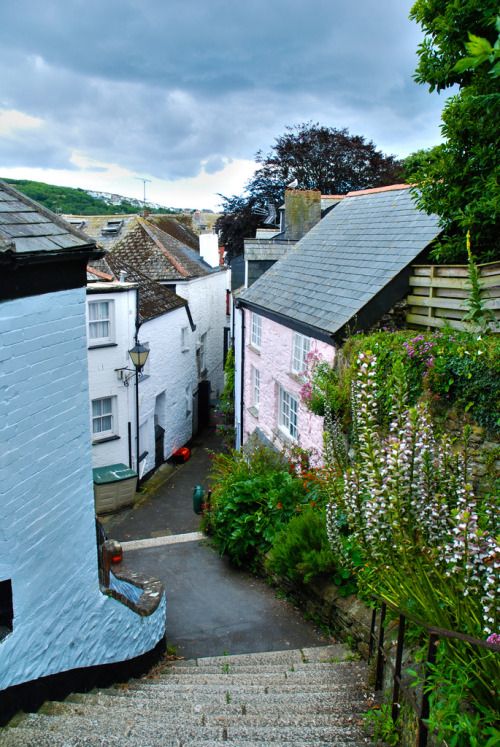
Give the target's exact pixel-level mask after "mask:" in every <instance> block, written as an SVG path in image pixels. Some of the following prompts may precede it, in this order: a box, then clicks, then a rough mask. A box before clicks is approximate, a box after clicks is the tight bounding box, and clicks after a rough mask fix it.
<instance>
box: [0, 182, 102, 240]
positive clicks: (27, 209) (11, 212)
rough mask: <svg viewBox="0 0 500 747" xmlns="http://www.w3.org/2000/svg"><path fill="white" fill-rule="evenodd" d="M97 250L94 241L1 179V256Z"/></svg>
mask: <svg viewBox="0 0 500 747" xmlns="http://www.w3.org/2000/svg"><path fill="white" fill-rule="evenodd" d="M85 248H91V249H96V244H95V241H93V240H92V239H91V238H89V237H88V236H86V235H85V234H84V233H82V232H81V231H79V230H77V229H75V228H73V227H72V226H70V225H69V224H68V223H66V221H64V220H63V219H62V218H61V217H60V216H58V215H56V214H55V213H52V212H51V211H50V210H48V209H47V208H44V207H43V206H42V205H40V204H39V203H38V202H35V201H34V200H32V199H30V198H29V197H26V195H24V194H22V192H19V190H17V189H16V188H15V187H13V186H12V185H11V184H7V183H6V182H4V181H2V180H1V179H0V252H2V251H3V252H5V251H12V252H15V253H16V254H21V253H32V252H33V253H39V252H43V253H52V252H62V251H69V250H77V249H85Z"/></svg>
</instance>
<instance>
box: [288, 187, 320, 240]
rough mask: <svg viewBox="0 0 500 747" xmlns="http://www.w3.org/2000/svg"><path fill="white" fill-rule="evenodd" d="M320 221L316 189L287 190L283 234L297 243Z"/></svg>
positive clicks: (318, 193) (318, 199) (318, 192)
mask: <svg viewBox="0 0 500 747" xmlns="http://www.w3.org/2000/svg"><path fill="white" fill-rule="evenodd" d="M320 220H321V192H320V191H319V190H317V189H287V190H286V192H285V234H286V238H287V239H291V240H292V241H298V240H299V239H301V238H302V236H304V235H305V234H306V233H307V232H308V231H310V230H311V228H312V227H313V226H315V225H316V223H318V222H319V221H320Z"/></svg>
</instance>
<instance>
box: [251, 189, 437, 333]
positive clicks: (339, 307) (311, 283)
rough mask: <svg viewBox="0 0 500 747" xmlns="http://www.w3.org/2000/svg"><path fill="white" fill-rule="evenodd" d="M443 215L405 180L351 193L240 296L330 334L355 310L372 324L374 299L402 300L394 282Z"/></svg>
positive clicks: (377, 311) (434, 233)
mask: <svg viewBox="0 0 500 747" xmlns="http://www.w3.org/2000/svg"><path fill="white" fill-rule="evenodd" d="M438 221H439V219H438V217H437V216H435V215H432V216H429V215H426V214H425V213H424V212H422V211H419V210H417V209H416V207H415V204H414V202H413V199H412V196H411V194H410V192H409V189H408V188H407V187H406V186H404V185H395V186H394V187H393V188H382V189H379V190H366V191H364V192H359V193H350V194H349V195H347V196H346V197H345V199H344V200H342V202H340V203H339V204H338V205H337V206H336V207H335V209H334V210H332V211H331V212H330V213H328V214H327V215H326V216H325V217H324V218H323V219H322V220H321V221H320V222H319V223H317V224H316V226H314V227H313V228H312V229H311V230H310V231H309V233H307V234H306V235H305V236H304V237H303V238H302V239H301V240H300V241H299V242H298V243H297V244H295V246H293V247H292V248H290V249H289V250H288V251H287V253H286V254H285V255H284V256H283V257H282V258H281V259H280V260H279V261H278V262H276V264H274V265H273V267H272V268H271V269H270V270H268V271H267V272H266V273H265V274H264V275H262V276H261V277H260V278H259V279H258V280H257V281H256V282H255V283H254V284H253V285H252V286H251V287H250V288H248V289H246V290H244V291H243V292H242V293H241V295H240V296H239V298H240V299H241V300H242V302H243V303H245V302H247V303H249V304H252V305H254V306H257V307H260V308H261V309H262V310H263V312H265V311H268V312H271V313H272V314H274V315H278V316H281V317H286V318H288V319H289V320H293V321H295V322H296V323H297V322H298V323H299V324H302V325H306V326H307V327H313V328H316V329H317V330H319V331H321V332H322V333H326V335H328V336H331V337H332V336H334V335H335V334H336V333H338V332H339V331H340V330H342V329H343V328H344V327H345V325H347V324H349V323H350V322H351V323H352V320H354V319H355V318H357V317H358V315H360V316H362V317H363V318H364V321H367V322H368V323H371V324H373V323H374V322H375V321H376V318H373V320H372V321H371V322H370V313H368V312H369V310H370V309H369V307H370V305H372V306H376V309H375V308H374V309H373V313H372V316H373V314H379V315H381V314H380V309H381V303H382V305H383V304H384V302H386V308H385V311H387V310H388V309H389V308H390V307H391V306H392V305H393V304H394V303H395V302H396V300H398V298H395V297H394V292H393V291H392V290H391V292H389V291H390V286H391V288H393V287H394V282H395V281H396V279H397V278H398V277H401V273H403V272H404V271H405V270H407V268H408V267H409V265H410V264H411V263H412V262H414V261H415V259H416V258H417V257H418V255H419V254H420V253H421V252H422V251H423V250H424V249H425V248H426V247H427V246H428V244H429V243H430V242H431V241H432V240H433V239H434V238H436V236H437V235H438V234H439V233H440V230H441V229H440V227H439V223H438ZM382 291H384V294H385V295H384V294H382V293H381V292H382ZM377 294H381V295H379V296H378V299H377V303H376V304H373V303H372V302H373V301H374V299H375V297H376V296H377ZM402 295H404V291H403V292H400V295H399V297H401V296H402ZM382 313H384V312H382Z"/></svg>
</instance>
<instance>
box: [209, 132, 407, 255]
mask: <svg viewBox="0 0 500 747" xmlns="http://www.w3.org/2000/svg"><path fill="white" fill-rule="evenodd" d="M255 160H256V162H257V163H258V164H260V166H259V168H258V169H257V171H256V172H255V174H254V175H253V177H252V178H251V179H250V181H249V182H248V184H247V185H246V187H245V194H244V195H242V196H239V197H238V196H236V195H233V196H232V197H224V196H223V195H221V197H222V199H223V203H222V207H223V212H224V215H222V216H221V217H220V218H219V219H218V221H217V223H216V228H217V229H218V230H219V231H220V236H221V240H222V243H223V244H224V246H225V247H226V255H227V257H229V258H231V257H233V256H236V255H238V254H242V252H243V239H244V238H248V237H251V236H254V235H255V230H256V228H257V227H258V226H259V225H260V223H261V221H262V219H263V217H264V215H265V213H266V208H267V206H269V205H274V206H275V207H276V208H278V207H279V206H280V205H281V204H282V203H283V200H284V196H285V189H286V187H287V185H288V184H290V183H291V182H292V181H294V180H296V181H297V187H298V188H299V189H318V190H319V191H320V192H321V193H322V194H346V193H347V192H350V191H352V190H357V189H366V188H369V187H381V186H386V185H388V184H393V183H394V182H396V181H398V179H400V178H401V173H402V172H401V163H400V161H398V160H397V159H396V158H395V157H394V156H387V155H385V154H384V153H382V152H381V151H379V150H377V148H376V146H375V145H374V143H373V142H371V141H370V142H367V141H366V140H365V138H364V137H362V136H361V135H350V134H349V131H348V130H347V129H346V128H343V129H337V128H335V127H326V126H323V125H320V124H319V123H313V122H306V123H303V124H300V125H295V126H294V127H287V128H286V130H285V132H284V133H283V135H281V136H280V137H278V138H276V140H275V143H274V145H273V146H272V147H271V150H270V151H269V152H267V153H264V152H263V151H261V150H260V151H258V152H257V153H256V155H255Z"/></svg>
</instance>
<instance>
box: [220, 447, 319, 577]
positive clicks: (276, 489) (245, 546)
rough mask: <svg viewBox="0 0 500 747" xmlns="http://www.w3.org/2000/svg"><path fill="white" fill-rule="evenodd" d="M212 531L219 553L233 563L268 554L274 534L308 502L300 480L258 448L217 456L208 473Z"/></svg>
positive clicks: (285, 464)
mask: <svg viewBox="0 0 500 747" xmlns="http://www.w3.org/2000/svg"><path fill="white" fill-rule="evenodd" d="M212 480H213V482H214V487H213V491H212V508H211V527H212V531H213V535H214V540H215V542H216V543H217V544H218V545H219V546H220V552H221V555H223V554H225V553H227V554H228V555H229V556H230V558H231V559H232V560H233V561H234V562H235V563H236V564H238V565H244V564H248V563H251V562H252V560H253V559H254V557H255V554H256V552H257V551H260V552H267V550H269V548H270V547H271V544H272V541H273V539H274V537H275V535H276V533H277V532H278V531H279V530H280V529H281V528H282V527H283V526H285V525H286V524H287V523H288V521H289V520H290V519H291V517H292V516H293V515H294V514H295V512H296V511H297V510H300V508H301V506H302V505H304V504H305V503H306V502H307V493H306V489H305V487H304V484H303V482H302V479H301V478H300V477H298V476H297V475H296V474H295V472H294V470H293V469H292V468H291V467H290V464H289V463H288V462H287V461H286V459H285V458H284V456H283V455H282V454H279V453H277V452H274V451H273V450H271V449H266V448H265V447H260V448H258V449H256V450H255V452H254V453H253V454H252V456H251V457H249V458H248V459H247V457H246V456H245V455H244V454H243V453H242V452H235V451H233V452H231V453H230V454H227V455H226V454H221V455H218V456H217V457H215V459H214V470H213V473H212Z"/></svg>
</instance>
